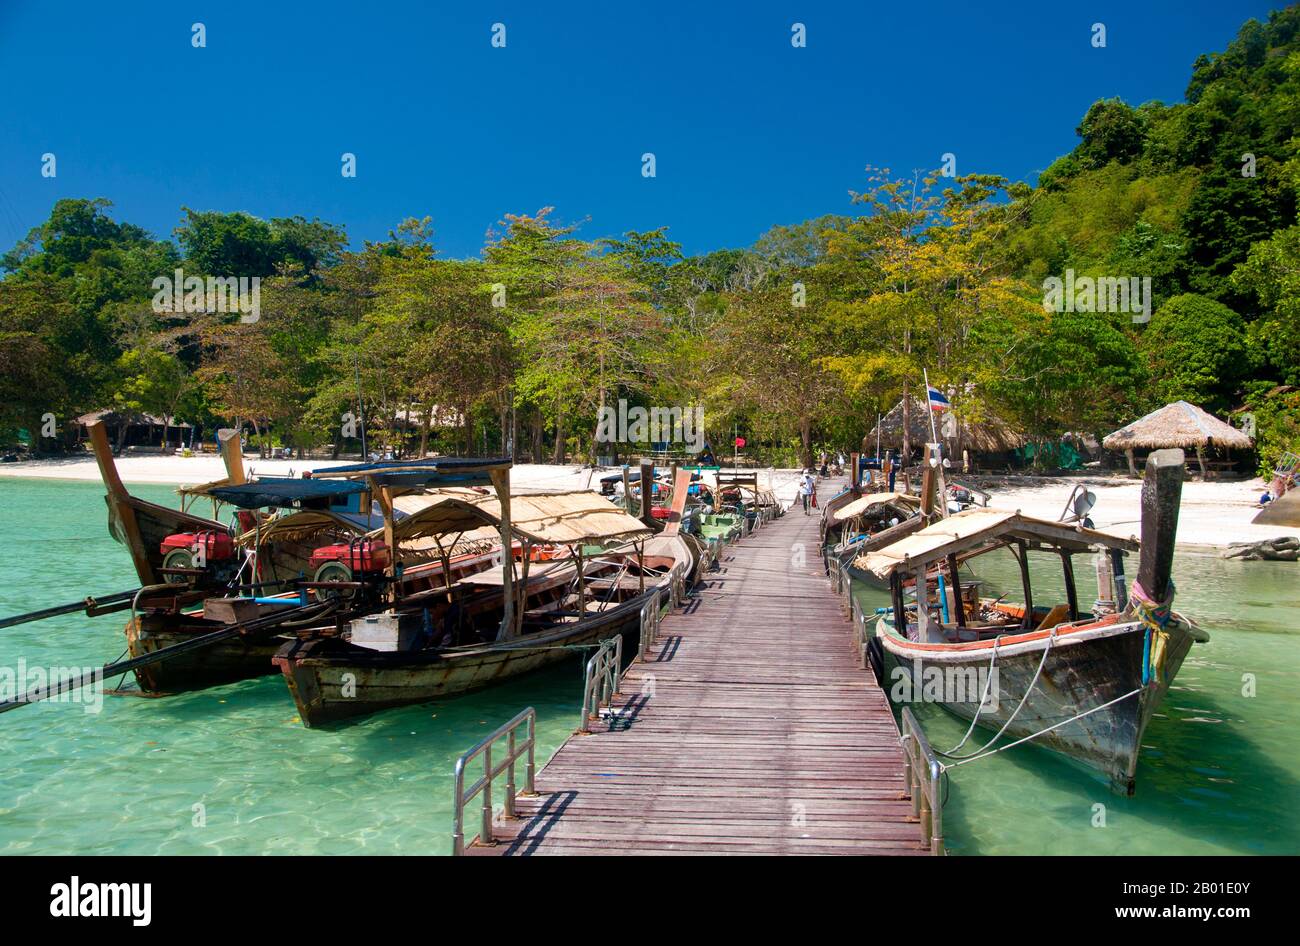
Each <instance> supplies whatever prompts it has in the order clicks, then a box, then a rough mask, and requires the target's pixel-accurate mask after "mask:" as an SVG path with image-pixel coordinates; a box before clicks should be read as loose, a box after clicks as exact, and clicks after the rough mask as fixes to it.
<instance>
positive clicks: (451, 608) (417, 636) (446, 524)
mask: <svg viewBox="0 0 1300 946" xmlns="http://www.w3.org/2000/svg"><path fill="white" fill-rule="evenodd" d="M494 472H495V471H494ZM484 526H488V527H491V528H495V529H499V530H500V532H501V534H502V536H503V537H505V536H507V535H513V536H517V537H518V538H519V540H520V542H521V546H522V555H521V556H520V559H519V561H516V560H515V558H514V557H513V556H512V557H511V558H510V559H508V560H505V561H503V563H502V568H501V570H500V571H499V572H496V571H483V572H480V573H477V574H475V575H471V576H467V577H465V578H462V579H461V580H459V581H456V582H451V583H449V584H447V585H446V586H444V587H441V588H437V589H431V590H430V591H428V592H426V593H422V594H417V595H412V596H407V597H405V598H402V599H401V600H398V601H395V602H394V603H393V606H392V607H391V608H390V609H388V610H387V611H385V612H383V613H382V614H379V615H376V616H374V620H373V621H370V620H367V621H365V622H360V623H359V622H357V621H352V622H349V623H348V624H346V625H345V624H344V623H343V622H342V621H339V622H336V623H335V624H334V625H333V626H325V627H319V628H314V629H310V630H305V631H301V632H299V633H298V634H297V636H296V639H295V640H293V641H291V642H289V643H287V644H285V645H284V646H283V647H282V648H281V650H280V651H279V653H277V654H276V657H275V663H276V665H277V666H278V667H279V668H280V670H281V672H282V673H283V675H284V679H285V682H286V683H287V685H288V687H289V690H290V693H291V694H292V695H293V698H294V702H295V703H296V704H297V707H298V712H299V715H300V717H301V719H302V721H303V723H304V724H305V725H307V726H309V727H311V726H318V725H322V724H325V723H329V722H334V721H338V720H342V719H346V718H350V717H356V716H361V715H365V714H369V713H373V712H376V711H378V710H382V709H386V708H391V707H397V706H404V705H409V704H413V703H422V702H427V701H429V700H432V699H436V698H440V697H446V696H451V695H455V694H460V693H466V692H470V691H473V690H479V689H482V688H484V687H487V686H491V685H494V684H496V683H499V682H502V681H504V680H507V679H511V678H513V677H515V676H518V675H520V674H523V673H527V672H530V671H533V670H537V669H540V668H542V667H544V666H547V665H549V664H552V663H554V662H556V661H558V660H563V659H565V658H566V657H568V656H572V655H573V654H574V653H575V651H581V650H583V649H584V648H589V647H591V646H593V645H595V644H598V643H599V642H600V641H603V640H606V639H609V638H613V637H615V636H620V635H623V636H629V635H631V634H633V633H634V632H635V631H637V630H638V629H639V628H640V627H641V626H642V622H643V620H644V619H643V611H644V609H646V608H647V607H650V608H655V609H657V608H660V607H661V606H662V605H663V604H664V603H665V602H666V601H667V600H668V599H669V595H670V593H671V589H672V588H673V587H674V585H675V584H677V585H678V586H679V587H680V583H683V582H684V581H685V578H686V576H687V575H688V574H689V573H690V570H691V569H692V568H693V556H692V552H691V550H690V548H689V546H688V544H687V542H686V541H685V540H684V539H683V538H682V537H681V536H679V535H674V534H665V535H660V536H654V537H653V538H651V536H652V535H653V532H652V530H651V529H650V528H649V527H648V526H647V525H646V524H645V523H644V522H642V521H641V520H639V519H636V518H633V517H632V516H629V515H627V514H626V513H625V512H622V511H620V510H618V509H616V508H614V507H613V506H611V504H610V503H609V502H608V501H606V500H604V499H602V498H601V497H600V496H598V495H596V494H593V493H589V492H575V493H547V494H521V495H516V496H510V495H509V493H508V491H507V492H502V491H501V490H500V489H498V495H497V496H494V497H484V498H481V499H478V500H473V501H466V500H458V499H452V500H448V501H446V502H443V503H439V504H438V505H436V506H431V507H429V508H428V509H426V510H423V511H421V512H418V513H416V514H414V515H412V516H410V517H408V518H406V519H404V520H402V521H401V522H400V523H396V524H394V525H392V526H391V527H389V534H390V536H391V540H392V546H393V547H394V548H398V547H401V546H402V545H403V544H405V543H406V542H408V541H414V540H420V539H425V540H427V539H434V540H435V541H437V540H440V537H443V536H447V535H452V534H456V533H461V532H465V531H468V530H471V529H475V528H482V527H484ZM537 547H542V548H547V549H552V550H553V549H555V548H557V547H563V548H566V549H568V550H569V555H568V557H567V558H554V557H552V558H550V559H549V560H545V561H542V562H538V563H536V564H535V563H534V562H533V558H534V556H533V554H532V550H533V549H534V548H537Z"/></svg>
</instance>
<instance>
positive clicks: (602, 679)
mask: <svg viewBox="0 0 1300 946" xmlns="http://www.w3.org/2000/svg"><path fill="white" fill-rule="evenodd" d="M653 603H657V597H656V601H655V602H653ZM622 666H623V635H622V634H619V635H618V636H616V637H610V638H606V639H605V640H603V641H601V642H600V647H598V648H597V649H596V653H595V654H593V655H592V657H591V659H590V660H588V661H587V669H586V671H585V672H584V673H583V677H582V722H581V723H580V724H579V726H578V732H591V721H592V720H593V719H599V718H600V707H601V705H602V704H606V705H607V704H609V703H610V702H611V701H612V700H614V699H616V698H617V697H618V695H619V693H618V684H619V681H620V680H621V679H622V673H621V670H622Z"/></svg>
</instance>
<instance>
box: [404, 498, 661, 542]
mask: <svg viewBox="0 0 1300 946" xmlns="http://www.w3.org/2000/svg"><path fill="white" fill-rule="evenodd" d="M501 518H502V516H501V503H500V501H499V500H498V499H497V498H496V497H495V496H482V497H479V498H478V499H473V500H466V499H461V498H457V497H454V496H447V497H446V498H444V499H442V500H441V501H440V502H437V503H434V504H432V505H429V506H426V507H425V508H424V509H421V510H420V511H419V512H416V513H414V514H412V515H410V516H407V517H406V518H405V519H402V520H401V521H400V522H398V523H396V524H395V525H394V527H393V535H394V538H395V540H397V541H399V542H406V541H407V540H414V539H422V538H429V537H431V536H437V535H446V534H449V533H457V532H461V533H468V532H470V531H471V530H474V529H480V528H483V527H484V526H497V525H499V524H500V522H501ZM510 528H511V531H513V532H514V533H515V534H516V535H518V536H521V537H524V538H527V539H530V540H532V541H534V542H543V543H555V544H571V543H576V542H582V543H604V542H612V541H624V540H632V539H640V538H644V537H645V536H647V535H650V534H652V530H651V529H649V528H647V527H646V525H645V523H643V522H641V520H640V519H634V518H633V517H632V516H629V515H628V514H627V513H625V512H623V511H622V510H620V509H618V507H616V506H614V505H613V504H612V503H610V502H609V500H607V499H604V498H603V497H601V496H598V495H596V494H595V493H590V492H587V491H585V490H574V491H571V492H553V493H524V494H514V495H512V496H511V497H510Z"/></svg>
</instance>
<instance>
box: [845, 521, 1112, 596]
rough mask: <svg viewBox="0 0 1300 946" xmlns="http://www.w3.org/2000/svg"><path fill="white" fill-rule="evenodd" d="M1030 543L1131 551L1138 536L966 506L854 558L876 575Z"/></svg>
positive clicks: (1066, 548)
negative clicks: (1131, 537) (1000, 547)
mask: <svg viewBox="0 0 1300 946" xmlns="http://www.w3.org/2000/svg"><path fill="white" fill-rule="evenodd" d="M1018 541H1024V542H1027V543H1028V544H1029V546H1030V547H1041V546H1044V545H1046V546H1051V547H1052V548H1055V549H1060V550H1063V551H1069V552H1086V551H1088V550H1090V549H1092V548H1094V547H1096V546H1104V547H1106V548H1111V549H1123V550H1125V551H1129V552H1135V551H1137V549H1138V543H1137V540H1136V539H1122V538H1119V537H1118V536H1113V535H1107V534H1106V533H1105V532H1098V531H1096V530H1095V529H1085V528H1083V527H1082V526H1073V525H1065V524H1064V523H1061V522H1049V521H1047V520H1046V519H1034V518H1031V517H1030V516H1022V515H1021V514H1020V513H1019V512H1011V511H1008V510H1002V509H968V510H966V511H965V512H959V513H957V514H956V515H954V516H949V517H948V518H947V519H941V520H939V521H938V522H936V523H934V524H932V525H929V526H927V527H926V528H924V529H922V530H921V531H920V532H916V533H913V534H912V535H910V536H908V537H906V538H904V539H901V540H899V541H898V542H895V543H893V544H892V545H887V546H885V547H883V548H880V549H876V550H875V551H872V552H867V553H866V554H864V555H862V556H860V557H859V558H858V559H857V561H856V562H855V563H854V564H855V565H856V566H857V567H858V568H861V569H862V570H864V571H869V572H871V573H872V574H873V575H876V576H877V577H879V578H886V579H887V578H889V577H890V576H891V575H893V574H894V572H896V571H904V570H907V571H912V570H916V569H920V568H924V567H926V566H928V565H929V564H930V563H931V562H935V561H940V560H942V559H945V558H947V557H948V556H949V555H964V554H966V553H970V552H973V551H976V550H980V551H987V550H989V549H992V548H997V547H999V546H1002V545H1006V544H1008V543H1011V542H1018Z"/></svg>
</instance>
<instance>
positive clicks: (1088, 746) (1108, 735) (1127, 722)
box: [877, 619, 1194, 794]
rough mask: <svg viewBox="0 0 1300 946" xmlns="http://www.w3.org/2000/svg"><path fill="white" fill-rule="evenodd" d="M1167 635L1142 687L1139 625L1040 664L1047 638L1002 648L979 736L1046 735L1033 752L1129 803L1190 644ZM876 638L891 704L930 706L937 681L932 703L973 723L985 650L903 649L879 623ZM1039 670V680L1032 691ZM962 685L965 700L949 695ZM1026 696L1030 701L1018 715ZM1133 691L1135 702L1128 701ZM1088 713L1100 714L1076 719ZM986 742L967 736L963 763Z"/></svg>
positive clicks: (1069, 643)
mask: <svg viewBox="0 0 1300 946" xmlns="http://www.w3.org/2000/svg"><path fill="white" fill-rule="evenodd" d="M1170 630H1171V639H1170V641H1169V645H1168V649H1167V651H1166V654H1165V661H1164V674H1163V677H1162V679H1159V680H1153V681H1152V682H1151V683H1150V684H1148V685H1145V686H1144V685H1143V683H1142V659H1143V648H1144V628H1143V626H1142V625H1141V624H1138V623H1136V622H1116V623H1114V624H1111V625H1105V626H1101V627H1099V628H1097V629H1096V630H1093V631H1086V632H1082V633H1079V632H1076V633H1074V634H1069V635H1062V636H1059V637H1058V638H1057V640H1056V643H1055V644H1054V645H1053V646H1052V648H1051V652H1050V653H1049V654H1048V656H1047V659H1046V661H1043V650H1044V647H1045V646H1046V643H1045V642H1046V638H1040V639H1039V640H1038V641H1036V642H1034V643H1032V644H1031V643H1026V644H1020V645H1011V646H1007V647H1000V648H999V655H998V659H997V662H996V665H995V666H996V670H997V675H996V678H995V679H994V680H993V686H995V687H996V700H995V701H990V704H989V705H987V706H986V707H985V709H984V710H983V711H982V712H980V713H979V723H978V725H979V727H981V728H983V729H986V730H990V731H992V732H996V731H998V730H999V729H1001V728H1002V727H1003V725H1005V724H1007V721H1008V720H1009V719H1010V720H1011V722H1010V724H1009V725H1007V728H1006V731H1005V732H1004V733H1003V740H1002V742H1003V743H1005V742H1007V741H1013V740H1015V739H1021V738H1024V737H1026V736H1031V735H1033V734H1035V733H1042V735H1039V736H1038V737H1037V738H1035V739H1033V740H1032V744H1033V745H1036V746H1038V747H1040V748H1042V749H1049V750H1052V751H1055V752H1057V753H1060V754H1061V755H1064V756H1066V757H1067V758H1069V759H1071V760H1072V761H1074V762H1075V763H1077V764H1079V765H1082V766H1083V767H1084V768H1086V769H1088V770H1090V771H1093V772H1096V773H1100V774H1101V775H1102V776H1103V777H1105V778H1106V779H1107V780H1108V781H1109V783H1110V786H1111V788H1112V789H1113V790H1115V791H1118V792H1122V793H1125V794H1132V793H1133V790H1134V786H1135V780H1136V775H1137V762H1138V753H1139V751H1140V748H1141V744H1142V734H1143V732H1144V731H1145V729H1146V726H1147V723H1148V722H1149V721H1150V719H1151V714H1152V713H1153V712H1154V711H1155V709H1156V707H1157V706H1159V704H1160V702H1161V700H1162V699H1163V698H1164V696H1165V694H1166V692H1167V691H1168V689H1169V684H1170V683H1171V682H1172V681H1173V679H1174V677H1175V676H1176V675H1177V673H1178V670H1179V668H1180V667H1181V666H1182V663H1183V660H1184V658H1185V657H1186V656H1187V652H1188V650H1190V648H1191V645H1192V642H1193V640H1194V637H1193V634H1192V633H1191V632H1190V631H1189V630H1188V629H1187V628H1186V626H1185V625H1181V624H1180V625H1177V626H1174V625H1171V628H1170ZM877 637H878V639H879V641H880V643H881V645H882V649H883V652H884V657H885V661H884V668H885V684H886V686H887V687H888V688H889V690H890V694H891V697H894V698H897V697H898V695H899V693H900V691H903V692H906V693H907V694H909V695H910V696H911V697H913V698H915V699H920V700H926V699H927V694H926V685H927V683H928V684H929V685H930V686H931V688H932V689H933V687H934V686H935V685H936V681H937V680H943V681H945V684H946V687H945V688H946V692H944V693H943V697H945V698H944V699H939V700H938V702H941V703H942V705H943V706H944V708H945V709H947V710H949V711H950V712H952V713H953V714H955V715H957V716H959V717H961V718H963V719H967V720H969V719H972V718H974V717H975V715H976V711H977V709H978V708H979V705H980V698H981V695H982V687H983V684H984V680H985V679H986V675H987V671H988V670H989V666H990V656H991V655H990V650H989V648H988V647H980V648H971V649H968V650H964V651H959V650H957V649H956V648H949V647H944V646H943V645H938V647H935V645H930V647H931V649H925V647H926V645H916V644H912V643H911V642H908V641H903V640H900V639H899V638H898V636H897V635H895V634H894V633H892V625H890V624H889V622H888V621H886V620H885V619H882V620H881V621H880V623H879V625H878V627H877ZM1040 662H1042V663H1043V669H1042V673H1041V674H1040V675H1039V677H1038V680H1037V682H1036V684H1034V685H1033V688H1032V690H1030V686H1031V683H1034V677H1035V673H1036V672H1037V670H1038V666H1039V664H1040ZM935 671H938V674H936V673H935ZM951 671H957V672H958V673H959V674H960V675H961V676H960V677H958V676H957V675H956V674H953V673H951ZM918 673H919V674H920V676H919V677H918ZM904 678H905V680H906V682H904ZM958 682H959V683H960V687H959V689H960V690H962V691H964V692H960V693H959V692H957V691H956V690H954V689H953V686H954V684H955V683H958ZM1027 690H1028V691H1029V697H1028V699H1026V700H1025V705H1024V706H1023V708H1021V709H1020V710H1019V712H1017V706H1018V705H1019V704H1020V701H1021V699H1022V698H1024V696H1025V693H1026V691H1027ZM1135 690H1136V691H1138V692H1137V693H1136V694H1135V695H1132V696H1129V697H1127V698H1124V697H1125V694H1130V693H1132V692H1133V691H1135ZM958 697H961V698H960V699H958ZM1112 701H1114V702H1112ZM1106 704H1110V705H1106ZM1094 707H1104V708H1103V709H1098V710H1097V711H1096V712H1092V713H1089V714H1088V715H1086V716H1082V717H1079V714H1081V713H1085V712H1086V711H1088V710H1090V709H1092V708H1094ZM1013 715H1014V718H1012V717H1013ZM1075 717H1079V718H1075ZM1052 727H1058V728H1055V729H1053V728H1052ZM1048 730H1050V731H1048ZM985 741H986V740H981V739H978V738H976V737H972V739H971V740H970V741H969V742H968V743H967V744H966V745H965V746H964V747H962V749H961V750H960V753H959V754H964V753H969V752H972V751H973V750H974V749H976V748H978V747H979V746H980V745H982V744H983V743H984V742H985Z"/></svg>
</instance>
